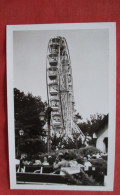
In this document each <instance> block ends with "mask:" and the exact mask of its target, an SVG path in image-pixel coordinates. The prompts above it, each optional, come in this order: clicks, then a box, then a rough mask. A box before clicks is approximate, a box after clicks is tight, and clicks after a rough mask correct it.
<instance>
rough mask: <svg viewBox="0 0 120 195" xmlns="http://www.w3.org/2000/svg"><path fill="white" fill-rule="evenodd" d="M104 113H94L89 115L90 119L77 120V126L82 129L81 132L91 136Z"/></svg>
mask: <svg viewBox="0 0 120 195" xmlns="http://www.w3.org/2000/svg"><path fill="white" fill-rule="evenodd" d="M105 116H106V115H104V114H98V113H97V114H94V115H90V119H87V121H85V122H79V123H78V126H79V127H80V129H81V130H82V132H83V133H84V134H85V135H86V134H87V135H89V136H92V134H93V133H94V132H95V131H97V129H98V128H99V126H100V125H101V123H102V121H103V119H104V117H105Z"/></svg>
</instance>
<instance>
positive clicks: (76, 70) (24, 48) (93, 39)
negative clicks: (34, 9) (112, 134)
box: [13, 29, 109, 119]
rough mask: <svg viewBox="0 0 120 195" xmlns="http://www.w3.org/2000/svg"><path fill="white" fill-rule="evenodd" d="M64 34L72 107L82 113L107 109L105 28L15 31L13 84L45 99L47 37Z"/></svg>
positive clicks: (87, 116)
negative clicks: (68, 56) (69, 69)
mask: <svg viewBox="0 0 120 195" xmlns="http://www.w3.org/2000/svg"><path fill="white" fill-rule="evenodd" d="M54 36H64V37H65V38H66V41H67V43H68V48H69V52H70V58H71V65H72V73H73V89H74V99H75V108H76V110H77V111H78V112H79V113H80V114H81V115H82V116H83V118H84V119H85V118H89V116H90V114H96V113H97V112H98V113H102V114H107V113H108V79H109V78H108V76H109V75H108V73H109V72H108V70H109V34H108V30H107V29H97V30H92V29H90V30H88V29H85V30H84V29H81V30H61V31H56V30H49V31H47V30H46V31H16V32H14V37H13V40H14V42H13V49H14V50H13V54H14V56H13V57H14V87H16V88H18V89H20V90H21V91H24V92H25V93H26V94H27V93H28V92H32V94H33V95H35V96H41V98H42V101H46V99H47V91H46V55H47V46H48V41H49V39H50V38H52V37H54Z"/></svg>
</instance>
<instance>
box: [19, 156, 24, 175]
mask: <svg viewBox="0 0 120 195" xmlns="http://www.w3.org/2000/svg"><path fill="white" fill-rule="evenodd" d="M19 171H20V172H23V173H24V172H25V166H24V156H21V158H20V165H19Z"/></svg>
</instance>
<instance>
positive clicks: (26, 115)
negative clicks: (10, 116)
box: [14, 88, 45, 147]
mask: <svg viewBox="0 0 120 195" xmlns="http://www.w3.org/2000/svg"><path fill="white" fill-rule="evenodd" d="M14 109H15V112H14V113H15V136H16V147H17V143H18V139H19V130H20V129H23V130H24V139H28V138H29V139H30V138H31V139H33V138H37V137H40V135H42V133H43V130H42V126H43V123H42V122H41V121H40V120H39V114H40V112H41V111H44V109H45V106H44V103H43V102H42V101H41V98H40V97H39V96H38V97H36V96H33V95H32V94H31V93H28V94H27V95H25V94H24V92H21V91H20V90H18V89H17V88H15V89H14ZM26 143H27V142H26ZM39 145H40V144H39Z"/></svg>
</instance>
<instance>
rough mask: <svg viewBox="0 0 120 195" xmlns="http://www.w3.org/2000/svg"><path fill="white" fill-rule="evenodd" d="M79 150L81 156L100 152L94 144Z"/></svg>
mask: <svg viewBox="0 0 120 195" xmlns="http://www.w3.org/2000/svg"><path fill="white" fill-rule="evenodd" d="M78 152H79V155H80V156H83V157H86V156H87V155H93V154H96V153H98V152H100V150H99V149H97V148H95V147H93V146H87V147H84V148H80V149H79V151H78Z"/></svg>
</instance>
